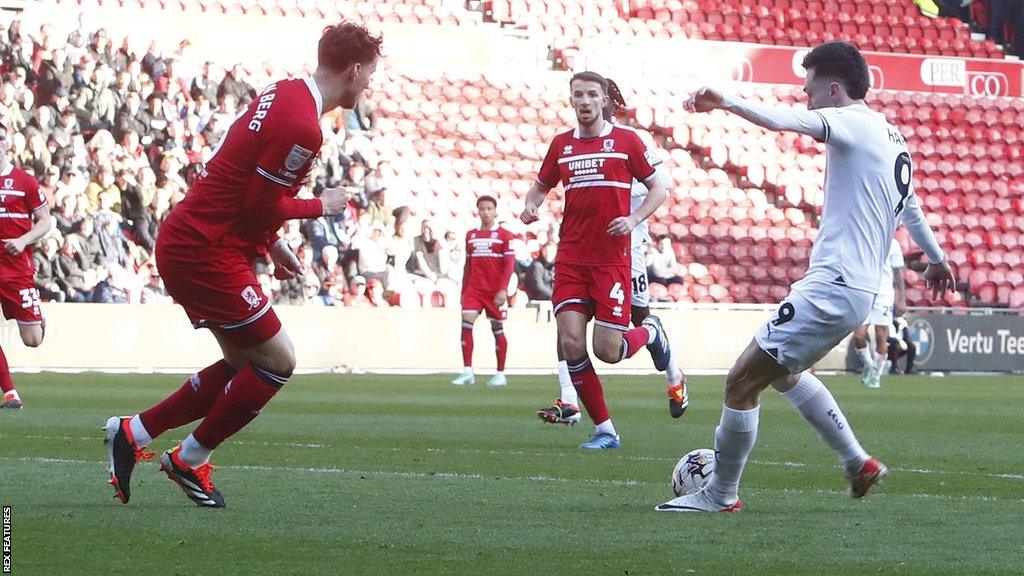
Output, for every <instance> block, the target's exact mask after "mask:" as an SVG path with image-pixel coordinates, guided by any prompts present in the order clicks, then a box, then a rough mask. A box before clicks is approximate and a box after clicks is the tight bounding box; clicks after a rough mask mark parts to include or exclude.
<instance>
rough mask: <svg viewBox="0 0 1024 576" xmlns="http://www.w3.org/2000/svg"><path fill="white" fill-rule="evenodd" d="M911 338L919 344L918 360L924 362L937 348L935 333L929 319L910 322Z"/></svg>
mask: <svg viewBox="0 0 1024 576" xmlns="http://www.w3.org/2000/svg"><path fill="white" fill-rule="evenodd" d="M910 339H911V340H913V341H914V344H916V345H917V361H918V362H921V363H922V364H923V363H925V362H927V361H928V359H929V358H931V357H932V352H933V351H934V350H935V333H934V332H933V331H932V325H931V324H929V323H928V321H927V320H921V319H917V320H914V321H913V322H911V323H910Z"/></svg>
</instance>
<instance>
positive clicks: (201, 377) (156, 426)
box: [139, 360, 235, 438]
mask: <svg viewBox="0 0 1024 576" xmlns="http://www.w3.org/2000/svg"><path fill="white" fill-rule="evenodd" d="M234 374H235V369H234V368H232V367H231V365H230V364H228V363H227V362H226V361H224V360H220V361H218V362H216V363H214V364H211V365H209V366H207V367H206V368H203V369H202V370H200V371H199V372H198V373H196V374H193V375H192V376H190V377H189V379H188V381H186V382H185V383H184V384H182V385H181V388H178V389H177V390H175V391H174V392H173V393H172V394H171V395H170V396H168V397H167V398H164V399H163V400H162V401H161V402H160V403H159V404H157V405H156V406H153V407H152V408H150V409H149V410H146V411H145V412H142V413H141V414H139V419H140V420H142V425H143V426H145V427H146V431H147V432H149V435H150V437H152V438H156V437H157V436H159V435H161V434H163V433H164V432H166V431H168V430H170V429H172V428H177V427H178V426H184V425H185V424H188V423H189V422H193V421H195V420H199V419H200V418H202V417H203V416H206V413H207V412H209V411H210V408H211V407H212V406H213V403H214V402H216V401H217V398H219V397H220V396H221V393H222V392H223V391H224V386H226V385H227V383H228V381H229V380H231V377H232V376H234Z"/></svg>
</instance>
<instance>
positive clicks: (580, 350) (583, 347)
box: [558, 332, 587, 360]
mask: <svg viewBox="0 0 1024 576" xmlns="http://www.w3.org/2000/svg"><path fill="white" fill-rule="evenodd" d="M558 345H559V348H560V349H561V351H562V354H563V355H564V356H565V358H566V359H567V360H568V359H570V358H580V357H582V356H585V355H586V354H587V342H586V339H585V337H582V336H578V335H576V334H567V333H564V332H563V333H559V335H558Z"/></svg>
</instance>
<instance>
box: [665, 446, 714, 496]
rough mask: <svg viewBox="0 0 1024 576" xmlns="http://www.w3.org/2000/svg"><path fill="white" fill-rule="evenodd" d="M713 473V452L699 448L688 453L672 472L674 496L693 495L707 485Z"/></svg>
mask: <svg viewBox="0 0 1024 576" xmlns="http://www.w3.org/2000/svg"><path fill="white" fill-rule="evenodd" d="M714 471H715V451H714V450H708V449H707V448H700V449H698V450H693V451H692V452H688V453H687V454H686V455H685V456H683V457H682V458H680V459H679V462H677V463H676V467H675V468H674V469H673V470H672V491H673V492H675V494H676V496H683V495H686V494H693V493H694V492H697V491H699V490H700V489H701V488H703V487H704V486H706V485H707V483H708V481H709V480H711V473H712V472H714Z"/></svg>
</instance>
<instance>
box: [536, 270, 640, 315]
mask: <svg viewBox="0 0 1024 576" xmlns="http://www.w3.org/2000/svg"><path fill="white" fill-rule="evenodd" d="M631 278H632V276H631V275H630V266H629V264H612V265H606V266H591V265H589V264H564V263H560V262H556V263H555V288H554V293H553V294H552V295H551V302H552V304H554V306H555V314H558V313H559V312H562V311H565V310H574V311H576V312H582V313H584V314H592V315H593V316H594V318H595V321H594V322H595V324H597V325H599V326H604V327H606V328H612V329H614V330H622V331H623V332H625V331H626V330H628V329H629V313H630V307H629V301H630V298H631V297H632V289H633V286H632V284H631Z"/></svg>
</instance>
